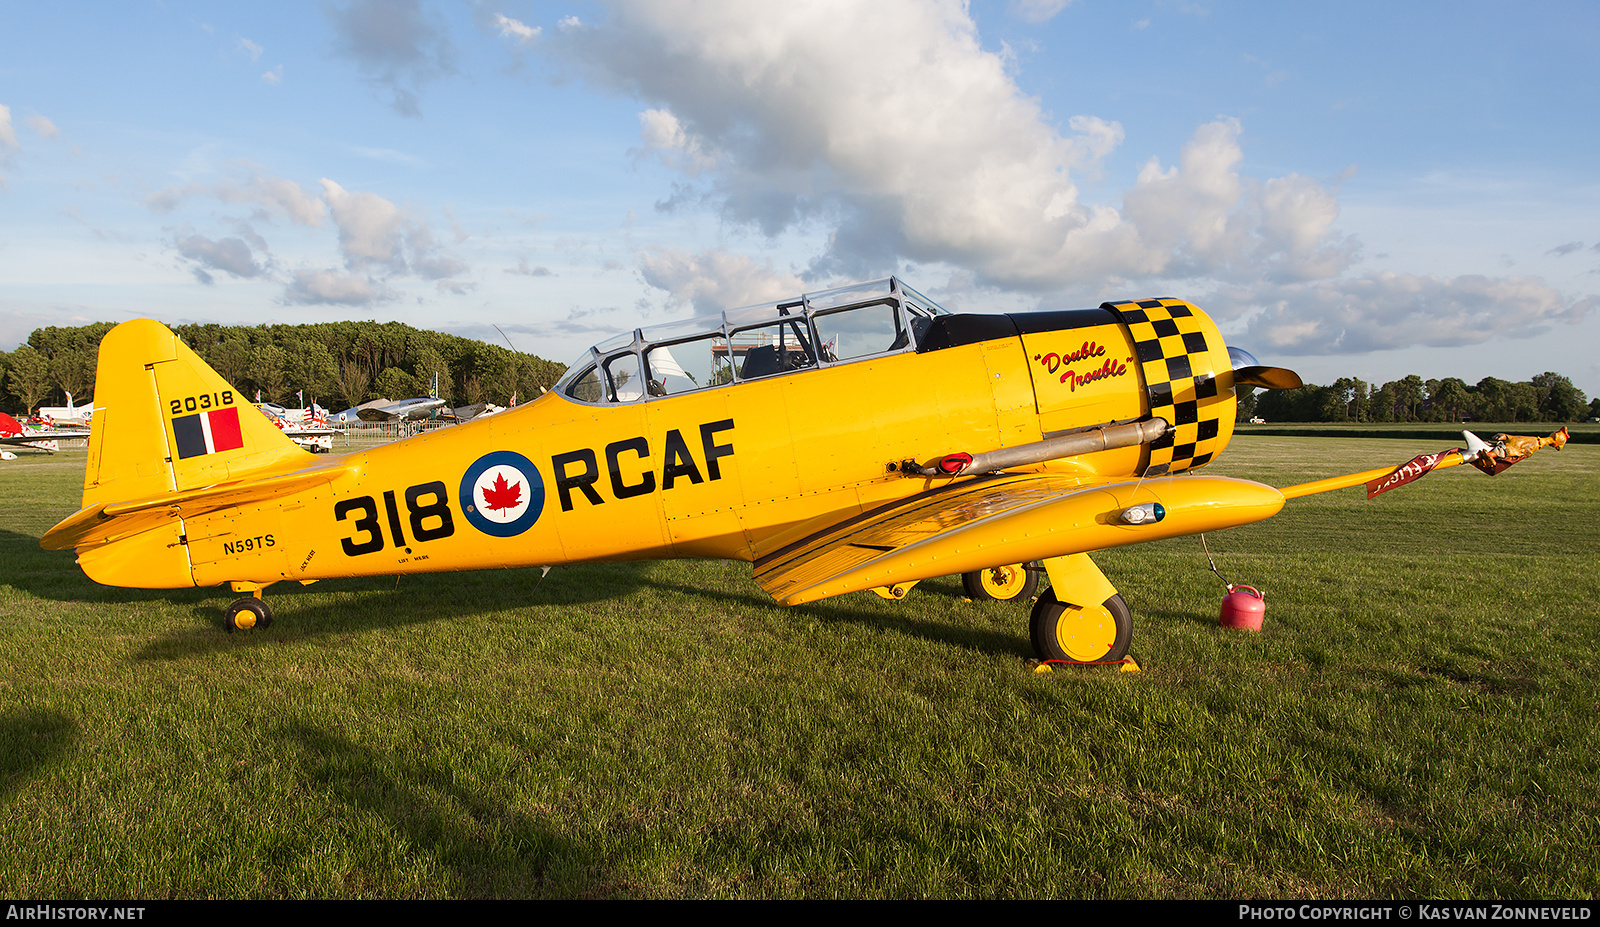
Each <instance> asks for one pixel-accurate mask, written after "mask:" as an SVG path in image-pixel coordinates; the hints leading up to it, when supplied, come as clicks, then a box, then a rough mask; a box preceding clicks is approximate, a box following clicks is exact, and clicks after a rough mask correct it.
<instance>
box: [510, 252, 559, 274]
mask: <svg viewBox="0 0 1600 927" xmlns="http://www.w3.org/2000/svg"><path fill="white" fill-rule="evenodd" d="M506 273H508V274H519V275H521V276H524V277H553V276H555V274H554V273H553V272H552V271H551V270H550V268H548V267H545V266H544V265H542V264H541V265H539V266H538V267H533V266H531V265H529V264H528V259H527V258H525V257H524V258H518V259H517V266H516V267H507V268H506Z"/></svg>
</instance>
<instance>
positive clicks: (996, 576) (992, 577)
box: [961, 563, 1039, 602]
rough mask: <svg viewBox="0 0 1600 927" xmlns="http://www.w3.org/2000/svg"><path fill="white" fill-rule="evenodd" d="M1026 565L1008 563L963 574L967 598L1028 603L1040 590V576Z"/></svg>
mask: <svg viewBox="0 0 1600 927" xmlns="http://www.w3.org/2000/svg"><path fill="white" fill-rule="evenodd" d="M1028 567H1029V564H1026V563H1008V564H1005V565H1004V566H997V567H988V568H987V569H982V570H973V571H972V572H971V573H962V574H961V585H962V587H963V588H965V589H966V590H967V598H969V599H971V600H972V601H974V602H1026V601H1028V600H1029V599H1030V598H1032V597H1033V593H1034V591H1035V590H1037V589H1038V588H1039V574H1038V573H1035V572H1034V571H1033V570H1030V569H1028Z"/></svg>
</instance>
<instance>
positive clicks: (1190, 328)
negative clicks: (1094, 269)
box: [1100, 299, 1223, 476]
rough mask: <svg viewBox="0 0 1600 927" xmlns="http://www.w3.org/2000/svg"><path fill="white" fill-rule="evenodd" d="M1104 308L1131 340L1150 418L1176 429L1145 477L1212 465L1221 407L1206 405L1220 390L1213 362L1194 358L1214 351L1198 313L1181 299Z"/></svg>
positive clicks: (1161, 443)
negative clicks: (1148, 404)
mask: <svg viewBox="0 0 1600 927" xmlns="http://www.w3.org/2000/svg"><path fill="white" fill-rule="evenodd" d="M1100 308H1102V309H1109V310H1111V311H1112V312H1114V313H1116V315H1117V317H1118V318H1120V319H1121V320H1122V323H1123V324H1124V325H1126V326H1127V327H1128V333H1129V334H1130V335H1132V336H1133V343H1134V350H1135V356H1136V357H1137V358H1138V360H1139V367H1140V372H1141V374H1142V375H1143V377H1144V384H1145V390H1146V391H1147V392H1148V393H1149V396H1150V415H1151V417H1152V418H1164V419H1166V420H1167V421H1168V422H1170V423H1172V425H1173V427H1172V429H1171V430H1169V431H1168V432H1167V433H1166V434H1165V435H1163V436H1161V437H1160V438H1158V439H1156V440H1155V441H1154V442H1152V443H1151V445H1150V463H1149V465H1148V466H1146V467H1145V470H1144V475H1145V476H1160V475H1162V474H1164V473H1177V472H1180V471H1183V470H1189V469H1192V468H1195V467H1203V466H1205V465H1206V464H1208V463H1210V462H1211V458H1212V456H1213V455H1214V454H1215V453H1216V443H1217V442H1216V438H1217V432H1218V429H1219V428H1220V422H1219V420H1218V416H1219V415H1220V414H1221V410H1222V408H1223V406H1222V405H1221V404H1220V403H1218V402H1215V401H1212V402H1203V400H1208V399H1209V400H1215V399H1216V398H1217V393H1218V387H1217V381H1216V377H1215V376H1214V372H1213V370H1212V367H1211V361H1210V358H1209V357H1205V356H1200V357H1196V356H1195V355H1205V354H1206V352H1207V351H1208V350H1209V349H1210V348H1211V345H1208V344H1207V343H1206V336H1205V333H1204V332H1203V331H1202V330H1201V325H1200V322H1199V320H1198V319H1197V318H1196V317H1195V308H1194V307H1193V306H1191V305H1189V304H1188V303H1186V302H1184V301H1183V300H1181V299H1145V300H1140V301H1138V302H1131V301H1130V302H1119V303H1103V304H1102V305H1101V307H1100ZM1217 347H1220V345H1218V346H1217ZM1197 368H1198V369H1197Z"/></svg>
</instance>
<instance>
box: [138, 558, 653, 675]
mask: <svg viewBox="0 0 1600 927" xmlns="http://www.w3.org/2000/svg"><path fill="white" fill-rule="evenodd" d="M642 568H643V564H641V563H603V564H585V565H581V566H575V567H560V568H556V569H553V570H551V571H550V573H549V574H548V575H546V576H541V575H540V571H539V570H538V569H517V570H478V571H471V572H464V573H427V574H420V575H416V574H414V575H410V576H400V577H394V576H387V577H364V578H361V579H344V580H327V581H324V582H320V583H317V584H316V585H314V586H301V585H298V584H295V583H280V584H277V585H274V586H272V587H270V588H269V589H267V591H266V594H265V599H266V601H267V603H268V605H270V606H271V608H272V611H273V624H272V626H271V627H269V628H265V629H260V630H255V631H249V632H243V633H237V634H228V633H226V632H225V631H224V629H223V623H222V615H223V609H224V608H226V607H227V605H228V603H230V602H232V601H233V600H235V599H237V598H239V597H240V596H239V595H238V594H237V593H234V592H231V591H229V590H228V588H227V587H226V586H222V587H217V588H215V589H209V590H200V591H201V592H203V593H204V594H205V595H206V599H207V601H205V602H196V603H195V604H194V605H193V607H192V612H191V613H192V615H193V617H194V619H195V622H196V626H195V627H192V628H186V629H184V630H181V631H175V632H172V633H169V634H167V635H166V636H164V637H162V638H160V639H158V640H155V641H152V642H151V643H150V644H148V645H146V646H145V647H144V648H143V649H141V650H140V651H139V652H138V653H136V654H134V659H135V660H152V661H154V660H179V659H186V658H189V657H197V656H206V655H208V654H211V653H215V652H218V651H232V650H237V649H239V648H241V647H260V646H272V645H277V644H283V643H286V642H289V641H297V640H306V639H310V638H315V637H322V636H328V635H348V634H358V633H366V632H370V631H384V630H392V629H395V628H400V627H405V626H407V625H413V624H422V623H427V622H434V621H449V620H453V619H458V618H468V617H473V616H477V615H483V614H487V613H491V612H505V611H508V610H512V609H518V608H522V607H524V606H556V607H561V606H573V605H581V604H584V603H588V602H595V601H600V600H604V599H612V598H618V597H621V596H625V595H627V594H629V593H630V592H632V591H633V590H634V589H636V588H637V587H638V585H639V573H640V570H641V569H642ZM280 590H282V591H281V592H280ZM174 599H176V596H174ZM179 601H193V600H192V598H190V597H189V596H187V595H185V596H184V598H183V599H181V600H179Z"/></svg>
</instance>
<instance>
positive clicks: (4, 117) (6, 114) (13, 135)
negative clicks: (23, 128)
mask: <svg viewBox="0 0 1600 927" xmlns="http://www.w3.org/2000/svg"><path fill="white" fill-rule="evenodd" d="M19 147H21V146H19V145H18V144H17V130H16V129H15V128H14V127H13V126H12V125H11V107H9V106H7V105H5V104H4V103H0V153H8V152H12V151H16V150H17V149H18V148H19Z"/></svg>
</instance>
